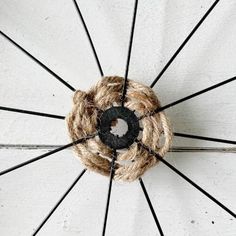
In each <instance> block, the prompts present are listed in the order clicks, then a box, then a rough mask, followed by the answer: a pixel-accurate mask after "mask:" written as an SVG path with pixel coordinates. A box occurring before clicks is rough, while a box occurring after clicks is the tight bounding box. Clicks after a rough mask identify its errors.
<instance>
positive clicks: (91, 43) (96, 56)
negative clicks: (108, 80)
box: [73, 0, 104, 77]
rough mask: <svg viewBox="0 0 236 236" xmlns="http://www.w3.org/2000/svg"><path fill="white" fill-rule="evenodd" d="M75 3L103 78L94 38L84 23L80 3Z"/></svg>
mask: <svg viewBox="0 0 236 236" xmlns="http://www.w3.org/2000/svg"><path fill="white" fill-rule="evenodd" d="M73 2H74V4H75V8H76V10H77V12H78V14H79V17H80V20H81V22H82V24H83V27H84V30H85V32H86V35H87V37H88V40H89V43H90V46H91V48H92V51H93V55H94V58H95V60H96V63H97V66H98V69H99V72H100V74H101V76H102V77H103V75H104V74H103V71H102V67H101V64H100V61H99V59H98V55H97V52H96V50H95V47H94V44H93V41H92V38H91V36H90V33H89V31H88V27H87V25H86V23H85V21H84V18H83V15H82V13H81V11H80V8H79V5H78V3H77V2H76V0H73Z"/></svg>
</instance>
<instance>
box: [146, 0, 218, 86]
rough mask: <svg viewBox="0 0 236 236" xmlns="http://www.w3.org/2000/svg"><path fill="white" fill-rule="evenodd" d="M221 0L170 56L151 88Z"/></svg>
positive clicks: (209, 10)
mask: <svg viewBox="0 0 236 236" xmlns="http://www.w3.org/2000/svg"><path fill="white" fill-rule="evenodd" d="M219 1H220V0H216V1H215V2H214V3H213V4H212V6H211V7H210V8H209V9H208V11H207V12H206V13H205V15H204V16H203V17H202V18H201V20H200V21H199V22H198V23H197V25H196V26H195V27H194V28H193V30H192V31H191V32H190V34H189V35H188V37H187V38H186V39H185V40H184V42H183V43H182V44H181V45H180V47H179V48H178V49H177V51H176V52H175V53H174V55H173V56H172V57H171V58H170V60H169V61H168V62H167V64H166V65H165V66H164V68H163V69H162V70H161V72H160V73H159V74H158V76H157V77H156V78H155V80H154V81H153V82H152V84H151V85H150V87H151V88H153V87H154V86H155V84H156V83H157V81H158V80H159V79H160V78H161V77H162V75H163V74H164V73H165V71H166V70H167V69H168V67H169V66H170V65H171V63H172V62H173V61H174V59H175V58H176V57H177V56H178V54H179V53H180V52H181V51H182V49H183V48H184V46H185V45H186V44H187V43H188V41H189V40H190V39H191V38H192V36H193V35H194V33H195V32H196V31H197V30H198V28H199V27H200V26H201V24H202V23H203V22H204V21H205V19H206V18H207V17H208V15H209V14H210V13H211V12H212V10H213V9H214V8H215V6H216V5H217V3H219Z"/></svg>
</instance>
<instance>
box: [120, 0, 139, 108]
mask: <svg viewBox="0 0 236 236" xmlns="http://www.w3.org/2000/svg"><path fill="white" fill-rule="evenodd" d="M137 8H138V0H135V3H134V13H133V21H132V25H131V33H130V39H129V48H128V56H127V62H126V69H125V78H124V85H123V91H122V97H121V106H122V107H123V106H124V103H125V97H126V92H127V83H128V74H129V63H130V57H131V51H132V45H133V37H134V28H135V21H136V15H137Z"/></svg>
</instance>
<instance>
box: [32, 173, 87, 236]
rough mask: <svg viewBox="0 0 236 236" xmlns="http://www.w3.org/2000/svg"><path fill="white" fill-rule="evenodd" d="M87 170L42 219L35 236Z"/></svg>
mask: <svg viewBox="0 0 236 236" xmlns="http://www.w3.org/2000/svg"><path fill="white" fill-rule="evenodd" d="M85 172H86V169H84V170H83V171H82V172H81V173H80V174H79V176H78V177H77V178H76V179H75V180H74V182H73V183H72V185H71V186H70V187H69V188H68V189H67V190H66V192H65V193H64V194H63V196H62V197H61V198H60V200H59V201H58V202H57V203H56V205H55V206H54V207H53V208H52V209H51V211H50V212H49V214H48V215H47V216H46V217H45V219H44V220H43V221H42V223H41V224H40V225H39V226H38V228H37V229H36V230H35V231H34V233H33V236H35V235H37V233H38V232H39V231H40V229H41V228H42V227H43V226H44V224H45V223H46V222H47V221H48V219H49V218H50V217H51V216H52V214H53V213H54V211H55V210H56V209H57V208H58V207H59V205H60V204H61V203H62V201H63V200H64V199H65V198H66V196H67V195H68V194H69V193H70V191H71V190H72V189H73V188H74V186H75V185H76V184H77V182H78V181H79V180H80V178H81V177H82V176H83V175H84V173H85Z"/></svg>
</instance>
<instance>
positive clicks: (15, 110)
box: [0, 106, 65, 120]
mask: <svg viewBox="0 0 236 236" xmlns="http://www.w3.org/2000/svg"><path fill="white" fill-rule="evenodd" d="M0 110H3V111H11V112H17V113H23V114H28V115H35V116H43V117H49V118H55V119H61V120H64V119H65V116H59V115H54V114H48V113H42V112H36V111H28V110H22V109H17V108H12V107H2V106H0Z"/></svg>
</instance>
